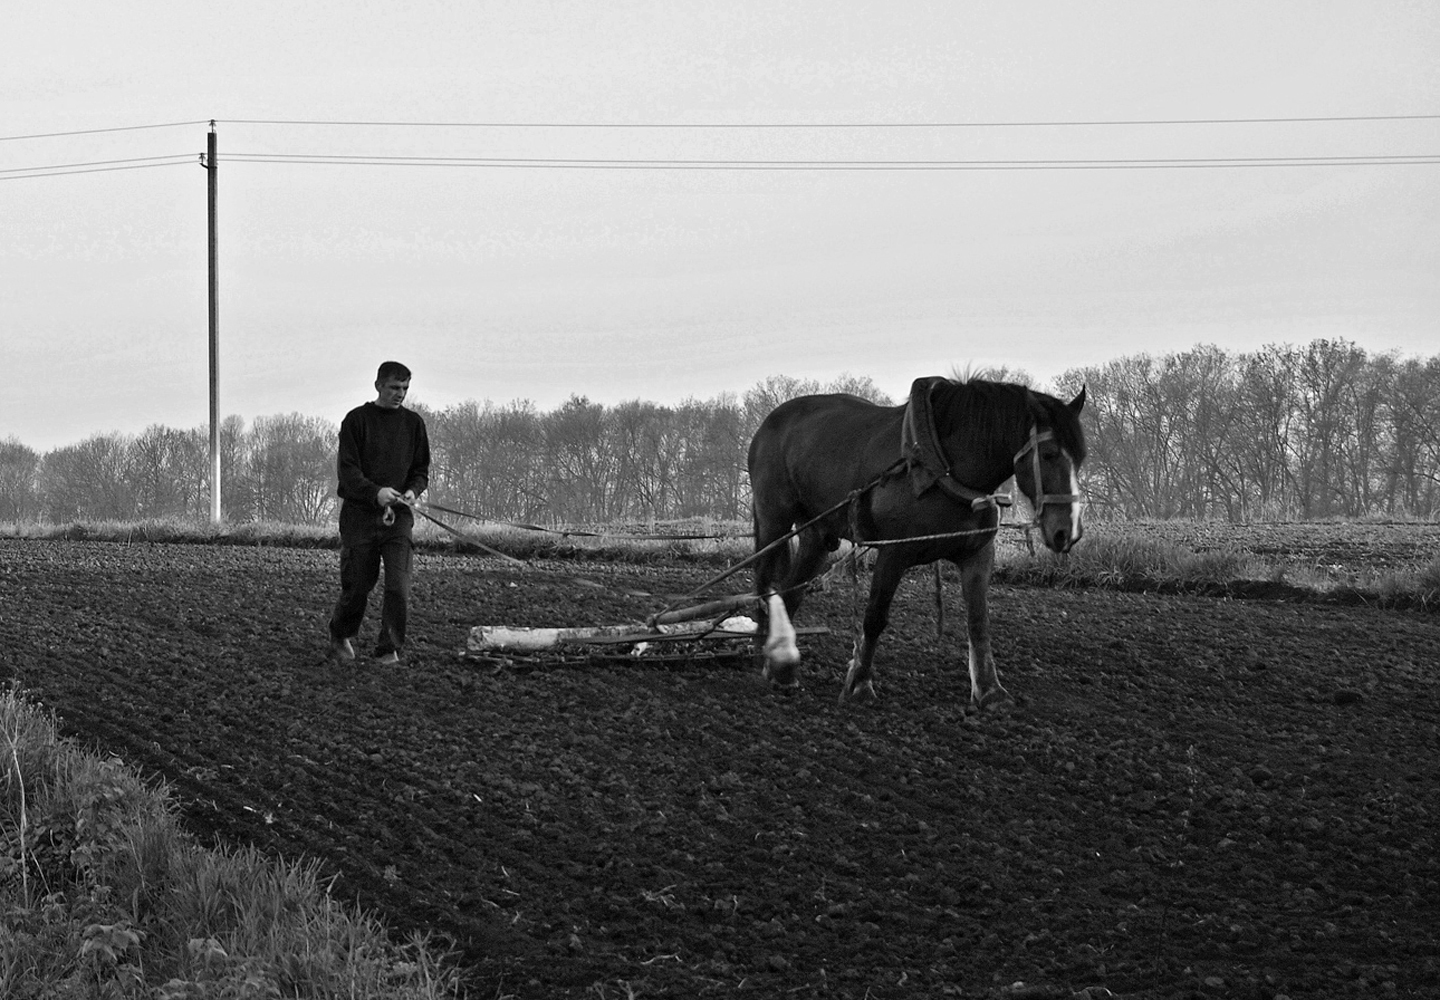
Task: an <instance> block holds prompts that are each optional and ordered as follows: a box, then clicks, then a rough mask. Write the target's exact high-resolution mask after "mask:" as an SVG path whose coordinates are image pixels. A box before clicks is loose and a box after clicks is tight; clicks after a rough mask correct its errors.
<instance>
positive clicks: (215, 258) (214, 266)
mask: <svg viewBox="0 0 1440 1000" xmlns="http://www.w3.org/2000/svg"><path fill="white" fill-rule="evenodd" d="M215 148H216V136H215V121H214V119H211V121H210V134H209V135H208V136H207V137H206V142H205V172H206V173H207V174H208V177H207V180H208V182H209V183H208V188H209V191H208V194H209V197H208V202H209V209H210V211H209V222H210V523H211V524H216V525H218V524H219V523H220V253H219V244H218V240H217V234H216V230H215V189H216V178H217V176H218V174H219V166H220V164H219V161H218V160H216V158H215Z"/></svg>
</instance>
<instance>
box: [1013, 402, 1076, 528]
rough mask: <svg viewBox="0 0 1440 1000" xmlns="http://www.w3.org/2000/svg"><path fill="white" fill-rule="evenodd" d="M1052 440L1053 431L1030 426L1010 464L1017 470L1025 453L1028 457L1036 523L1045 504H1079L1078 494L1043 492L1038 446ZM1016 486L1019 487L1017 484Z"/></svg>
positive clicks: (1043, 481) (1043, 485)
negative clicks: (1033, 491)
mask: <svg viewBox="0 0 1440 1000" xmlns="http://www.w3.org/2000/svg"><path fill="white" fill-rule="evenodd" d="M1053 440H1055V432H1054V431H1052V430H1043V431H1042V430H1040V429H1039V427H1037V426H1036V425H1034V424H1031V425H1030V440H1029V441H1028V442H1027V443H1026V445H1025V447H1023V448H1021V449H1020V450H1019V451H1017V452H1016V453H1015V460H1014V462H1012V463H1011V464H1012V465H1013V466H1015V467H1017V468H1018V467H1019V465H1020V462H1021V460H1023V459H1024V458H1025V455H1026V454H1027V453H1028V454H1029V455H1030V462H1031V470H1032V472H1033V474H1034V477H1035V496H1034V498H1033V501H1034V505H1035V520H1036V522H1037V523H1038V522H1039V520H1040V515H1041V514H1042V513H1043V512H1044V510H1045V505H1046V504H1047V503H1053V504H1062V503H1068V504H1076V503H1079V502H1080V494H1078V493H1046V492H1045V480H1044V479H1042V478H1041V476H1040V445H1041V443H1042V442H1045V441H1053ZM1067 457H1068V456H1067ZM1071 462H1072V463H1073V462H1074V459H1073V458H1072V459H1071ZM1016 485H1019V484H1018V483H1017V484H1016Z"/></svg>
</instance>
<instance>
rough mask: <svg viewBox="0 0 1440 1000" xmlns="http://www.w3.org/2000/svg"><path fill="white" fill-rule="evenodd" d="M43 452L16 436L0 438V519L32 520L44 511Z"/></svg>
mask: <svg viewBox="0 0 1440 1000" xmlns="http://www.w3.org/2000/svg"><path fill="white" fill-rule="evenodd" d="M39 472H40V456H39V455H38V454H37V453H36V452H35V451H34V450H33V449H31V448H27V447H26V446H25V445H23V444H21V443H20V442H19V441H18V440H16V439H15V438H14V437H8V438H6V439H5V440H4V441H0V520H4V521H28V520H31V519H32V518H35V517H37V516H38V515H39V513H40V507H41V504H40V481H39Z"/></svg>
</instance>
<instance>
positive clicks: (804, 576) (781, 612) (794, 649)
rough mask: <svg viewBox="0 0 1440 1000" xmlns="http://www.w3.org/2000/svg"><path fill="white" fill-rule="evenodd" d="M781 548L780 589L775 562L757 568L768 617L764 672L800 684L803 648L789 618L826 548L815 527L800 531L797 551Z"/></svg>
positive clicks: (773, 680) (787, 683) (789, 684)
mask: <svg viewBox="0 0 1440 1000" xmlns="http://www.w3.org/2000/svg"><path fill="white" fill-rule="evenodd" d="M757 537H759V536H758V535H757ZM781 549H782V551H783V555H784V559H783V562H781V563H780V564H781V565H783V566H784V567H785V571H784V574H783V576H782V578H781V580H780V581H779V589H778V591H777V590H776V589H775V584H774V569H775V566H776V562H772V563H770V564H768V565H767V566H766V567H765V568H764V569H757V571H756V583H757V588H756V589H757V592H758V594H759V597H760V600H761V602H762V603H763V605H764V607H765V618H766V629H765V646H764V654H765V671H764V673H765V677H766V678H767V679H768V680H770V681H771V683H773V684H776V685H778V686H780V687H798V686H799V681H798V680H796V678H795V668H796V666H797V665H798V664H799V662H800V649H799V647H798V646H797V645H796V644H795V627H794V626H793V625H792V624H791V622H790V618H791V616H792V615H794V614H795V612H796V611H798V610H799V608H800V601H801V599H802V598H803V597H804V586H805V583H806V582H807V581H808V580H809V579H810V578H811V577H812V576H814V575H815V572H816V570H818V569H819V568H820V564H821V563H822V562H824V560H825V553H826V549H825V547H824V543H823V539H822V538H821V536H820V533H819V532H818V531H816V530H814V529H811V530H808V531H804V532H801V533H800V535H799V538H798V543H797V546H796V551H795V552H794V553H791V552H789V551H788V550H786V549H784V547H783V546H782V547H781ZM762 562H764V560H762ZM777 562H779V561H778V560H777Z"/></svg>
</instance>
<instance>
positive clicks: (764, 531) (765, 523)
mask: <svg viewBox="0 0 1440 1000" xmlns="http://www.w3.org/2000/svg"><path fill="white" fill-rule="evenodd" d="M790 524H791V521H790V519H788V518H782V517H778V516H770V517H764V518H762V517H761V515H760V510H759V506H758V505H757V507H756V511H755V551H756V552H762V551H763V550H764V549H765V548H766V546H768V545H770V544H772V543H774V542H776V541H778V540H779V539H780V538H782V537H784V535H785V534H786V532H788V531H789V530H790ZM789 576H790V546H789V543H788V542H786V543H784V544H780V545H776V546H775V548H773V549H771V550H770V551H769V552H766V553H765V554H764V555H761V556H760V557H759V558H758V559H756V560H755V596H756V597H758V598H759V600H760V606H759V617H760V629H759V632H758V633H757V635H756V641H757V642H758V643H760V644H761V649H762V653H763V656H764V661H765V666H764V675H765V677H766V679H767V680H770V681H771V682H773V683H775V684H777V685H780V686H784V687H797V686H798V682H797V681H796V680H795V665H796V664H797V663H799V662H800V650H799V647H797V646H796V645H795V628H794V626H792V625H791V624H790V617H789V614H788V613H787V611H786V608H785V601H784V600H783V599H782V598H781V596H780V595H779V594H777V593H776V590H775V580H776V579H777V578H778V579H780V580H781V581H783V580H785V579H788V578H789ZM783 587H784V585H783V583H782V585H781V589H782V590H783Z"/></svg>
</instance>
